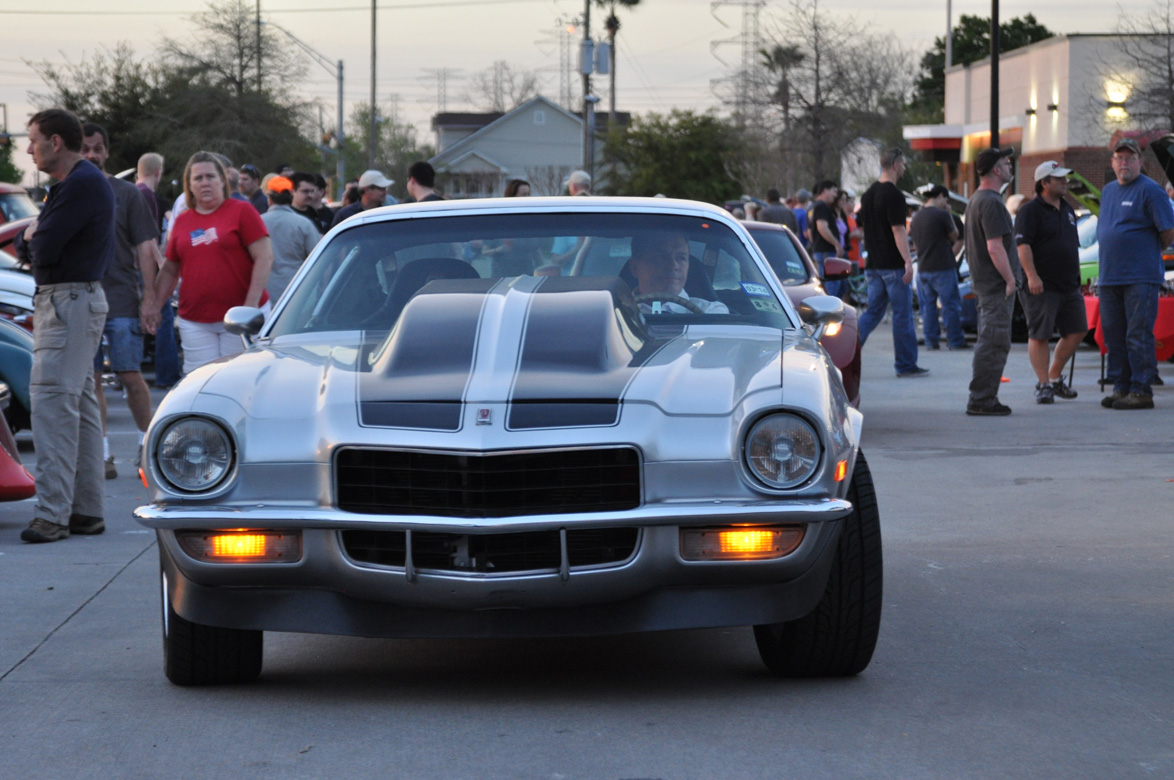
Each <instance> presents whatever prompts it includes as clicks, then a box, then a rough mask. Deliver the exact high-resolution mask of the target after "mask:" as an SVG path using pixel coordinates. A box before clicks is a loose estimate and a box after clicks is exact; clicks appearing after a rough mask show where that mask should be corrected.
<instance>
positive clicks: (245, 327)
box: [224, 306, 265, 342]
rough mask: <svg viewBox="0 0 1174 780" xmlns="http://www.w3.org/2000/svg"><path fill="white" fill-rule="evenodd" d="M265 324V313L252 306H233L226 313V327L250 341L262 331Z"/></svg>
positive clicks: (227, 329)
mask: <svg viewBox="0 0 1174 780" xmlns="http://www.w3.org/2000/svg"><path fill="white" fill-rule="evenodd" d="M264 324H265V315H264V313H262V311H261V310H260V309H255V308H253V307H252V306H233V307H232V308H231V309H229V310H228V311H227V312H225V314H224V329H225V330H226V331H228V332H229V333H235V334H236V335H238V336H240V337H241V338H243V339H245V340H246V341H249V342H251V341H252V339H253V337H254V336H256V335H257V334H258V333H259V332H260V331H261V326H262V325H264Z"/></svg>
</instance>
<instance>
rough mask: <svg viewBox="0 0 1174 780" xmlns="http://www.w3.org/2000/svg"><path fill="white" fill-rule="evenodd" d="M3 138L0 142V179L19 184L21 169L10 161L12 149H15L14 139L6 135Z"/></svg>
mask: <svg viewBox="0 0 1174 780" xmlns="http://www.w3.org/2000/svg"><path fill="white" fill-rule="evenodd" d="M4 140H5V143H0V181H3V182H8V183H9V184H20V180H21V178H22V174H21V170H20V168H17V167H16V163H14V162H13V161H12V155H13V150H15V149H16V139H15V138H8V137H6V138H5V139H4Z"/></svg>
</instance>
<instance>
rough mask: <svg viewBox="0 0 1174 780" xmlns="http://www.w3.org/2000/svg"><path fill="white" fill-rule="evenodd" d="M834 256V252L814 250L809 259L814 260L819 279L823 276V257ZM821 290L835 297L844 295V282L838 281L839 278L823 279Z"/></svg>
mask: <svg viewBox="0 0 1174 780" xmlns="http://www.w3.org/2000/svg"><path fill="white" fill-rule="evenodd" d="M835 256H836V253H835V252H815V253H814V254H812V255H811V259H812V260H814V261H815V268H816V270H817V271H819V278H820V280H823V279H824V276H825V274H824V270H823V261H824V259H826V258H828V257H835ZM823 291H824V292H825V293H827V294H828V295H834V296H836V297H837V298H843V297H844V282H843V281H840V280H836V281H834V282H827V281H825V282H824V283H823Z"/></svg>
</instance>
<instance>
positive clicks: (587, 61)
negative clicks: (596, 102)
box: [579, 0, 595, 179]
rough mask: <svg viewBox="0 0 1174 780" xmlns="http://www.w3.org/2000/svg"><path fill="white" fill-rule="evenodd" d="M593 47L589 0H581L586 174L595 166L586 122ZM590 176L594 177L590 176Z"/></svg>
mask: <svg viewBox="0 0 1174 780" xmlns="http://www.w3.org/2000/svg"><path fill="white" fill-rule="evenodd" d="M593 48H594V47H593V45H592V43H591V0H583V42H582V43H581V44H580V45H579V72H580V73H582V74H583V170H585V171H587V173H588V175H591V174H592V169H593V168H594V167H595V160H594V159H592V152H593V149H592V147H593V146H594V144H592V143H591V141H592V138H591V128H590V127H588V123H587V114H588V112H590V111H592V109H593V108H594V106H593V105H592V104H591V101H590V100H589V98H590V97H591V64H592V60H593V59H594V58H593V57H592V56H591V51H592V49H593ZM592 178H593V179H594V178H595V177H594V176H592Z"/></svg>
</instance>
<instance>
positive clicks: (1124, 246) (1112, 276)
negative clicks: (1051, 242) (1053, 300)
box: [1097, 138, 1174, 409]
mask: <svg viewBox="0 0 1174 780" xmlns="http://www.w3.org/2000/svg"><path fill="white" fill-rule="evenodd" d="M1112 148H1113V157H1112V164H1113V173H1115V174H1116V175H1117V179H1116V180H1115V181H1111V182H1109V183H1108V184H1106V185H1105V189H1104V190H1103V191H1102V192H1101V213H1100V218H1099V221H1098V222H1097V241H1098V243H1099V245H1100V265H1101V268H1100V279H1099V281H1098V286H1099V289H1100V299H1101V301H1100V302H1101V329H1102V330H1103V332H1104V335H1105V346H1106V347H1107V348H1108V350H1109V373H1108V376H1109V378H1110V379H1112V380H1113V393H1112V394H1111V395H1107V396H1105V397H1104V398H1103V399H1101V406H1104V407H1105V408H1107V409H1153V408H1154V394H1153V390H1152V389H1151V387H1150V385H1151V384H1152V383H1153V380H1154V374H1155V373H1156V372H1157V369H1158V362H1157V356H1156V353H1155V348H1154V323H1155V322H1156V321H1157V319H1158V290H1159V289H1160V288H1161V286H1162V282H1163V281H1164V278H1165V275H1164V273H1163V270H1162V247H1164V246H1169V245H1170V243H1171V242H1172V241H1174V209H1172V208H1171V207H1170V199H1169V198H1168V197H1167V196H1166V193H1165V191H1164V190H1163V189H1162V188H1161V187H1160V186H1158V184H1157V182H1155V181H1154V180H1153V179H1150V178H1149V177H1147V176H1143V175H1142V173H1141V149H1140V148H1139V147H1138V145H1137V141H1134V140H1133V139H1132V138H1122V139H1121V140H1119V141H1117V142H1116V143H1115V144H1113V147H1112Z"/></svg>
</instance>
